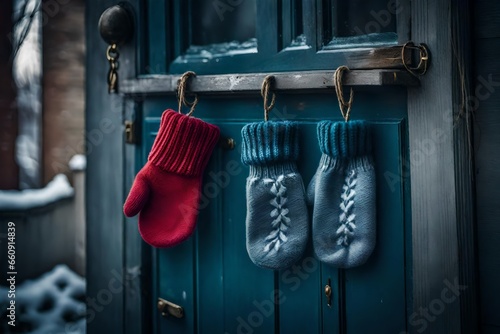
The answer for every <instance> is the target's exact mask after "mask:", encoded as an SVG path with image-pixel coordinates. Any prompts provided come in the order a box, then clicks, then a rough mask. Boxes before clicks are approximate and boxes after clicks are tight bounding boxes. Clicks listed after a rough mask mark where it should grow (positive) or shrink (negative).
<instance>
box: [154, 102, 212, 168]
mask: <svg viewBox="0 0 500 334" xmlns="http://www.w3.org/2000/svg"><path fill="white" fill-rule="evenodd" d="M219 135H220V130H219V128H218V127H217V126H215V125H212V124H209V123H206V122H204V121H202V120H200V119H198V118H194V117H189V116H186V115H183V114H181V113H178V112H175V111H173V110H171V109H168V110H165V111H164V112H163V115H162V116H161V123H160V129H159V130H158V135H157V136H156V139H155V141H154V143H153V147H152V149H151V152H150V153H149V157H148V160H149V161H150V162H151V163H152V164H153V165H155V166H156V167H158V168H161V169H162V170H164V171H167V172H171V173H176V174H181V175H186V176H198V175H201V174H202V172H203V170H204V169H205V167H206V165H207V163H208V160H209V159H210V155H211V154H212V151H213V149H214V147H215V145H216V144H217V141H218V140H219Z"/></svg>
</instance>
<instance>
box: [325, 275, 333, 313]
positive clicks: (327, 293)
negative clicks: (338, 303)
mask: <svg viewBox="0 0 500 334" xmlns="http://www.w3.org/2000/svg"><path fill="white" fill-rule="evenodd" d="M325 296H326V305H328V307H332V287H331V280H330V278H329V279H328V283H327V284H326V285H325Z"/></svg>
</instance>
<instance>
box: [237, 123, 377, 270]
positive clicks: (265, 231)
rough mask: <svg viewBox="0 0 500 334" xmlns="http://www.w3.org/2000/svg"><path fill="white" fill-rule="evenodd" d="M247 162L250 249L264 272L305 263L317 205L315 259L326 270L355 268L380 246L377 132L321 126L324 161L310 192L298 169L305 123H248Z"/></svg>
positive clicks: (360, 126) (245, 135) (244, 149)
mask: <svg viewBox="0 0 500 334" xmlns="http://www.w3.org/2000/svg"><path fill="white" fill-rule="evenodd" d="M241 133H242V137H243V140H242V153H241V156H242V161H243V163H244V164H246V165H248V166H250V174H249V176H248V178H247V184H246V198H247V217H246V246H247V251H248V255H249V257H250V259H251V260H252V261H253V262H254V263H255V264H256V265H258V266H260V267H264V268H269V269H275V270H278V269H285V268H288V267H290V266H291V265H292V264H294V263H295V262H297V261H298V260H300V258H301V257H302V256H303V254H304V251H305V249H306V246H307V241H308V239H309V218H308V211H307V204H306V203H307V202H309V204H311V205H313V208H314V209H313V221H312V241H313V247H314V252H315V254H316V256H317V257H318V259H319V260H320V261H322V262H324V263H327V264H330V265H332V266H335V267H338V268H351V267H355V266H359V265H361V264H363V263H365V262H366V260H367V259H368V257H369V256H370V254H371V253H372V251H373V249H374V247H375V236H376V231H375V228H376V225H375V223H376V221H375V220H376V217H375V210H376V208H375V171H374V168H373V158H372V146H371V138H370V128H369V126H368V124H367V123H366V122H364V121H349V122H333V121H322V122H320V123H318V126H317V134H318V142H319V148H320V150H321V152H322V156H321V159H320V162H319V166H318V169H317V171H316V174H315V175H314V177H313V179H312V181H311V183H310V184H309V187H308V190H307V198H306V191H305V189H304V183H303V181H302V177H301V175H300V174H299V172H298V170H297V164H296V161H297V159H298V157H299V142H298V135H299V129H298V123H297V122H289V121H279V122H273V121H269V122H257V123H251V124H247V125H245V126H244V127H243V129H242V131H241Z"/></svg>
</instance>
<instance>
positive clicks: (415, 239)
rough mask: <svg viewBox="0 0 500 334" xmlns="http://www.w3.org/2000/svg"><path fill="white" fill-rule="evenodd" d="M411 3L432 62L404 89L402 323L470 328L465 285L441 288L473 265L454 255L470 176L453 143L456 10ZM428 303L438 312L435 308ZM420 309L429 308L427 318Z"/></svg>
mask: <svg viewBox="0 0 500 334" xmlns="http://www.w3.org/2000/svg"><path fill="white" fill-rule="evenodd" d="M411 5H412V11H411V15H412V20H411V22H412V26H411V34H412V36H411V37H412V39H413V40H414V41H416V42H418V43H426V44H427V45H428V47H429V49H430V50H432V59H431V62H432V63H431V67H430V68H429V71H428V72H427V74H426V75H425V76H424V77H422V78H421V87H419V88H418V89H412V88H409V90H408V120H409V140H410V142H409V145H410V157H409V158H410V168H411V175H410V179H411V207H412V248H413V261H412V262H413V263H412V274H413V277H412V281H413V286H412V289H413V305H412V309H411V310H410V313H409V314H408V316H409V321H408V329H407V330H408V332H410V333H420V332H424V330H425V333H461V332H463V333H467V331H465V330H464V331H462V328H461V323H460V322H461V321H460V320H461V319H463V318H465V317H468V316H469V315H468V314H464V313H462V311H461V304H462V303H461V301H462V300H463V298H464V294H463V292H464V291H467V289H468V288H469V287H467V289H466V290H463V289H461V287H458V288H457V289H455V292H456V293H457V294H458V296H457V294H455V297H456V298H454V299H453V301H450V299H447V300H444V299H443V294H445V296H448V295H446V294H450V293H452V291H450V285H451V286H455V287H456V284H455V283H457V284H461V285H464V282H463V281H462V279H463V277H464V273H463V270H466V271H468V273H470V270H472V269H471V268H465V267H464V266H462V264H465V265H466V263H460V261H461V260H462V261H463V260H464V259H463V258H461V257H460V255H459V245H461V244H462V243H463V240H462V241H461V237H459V233H460V224H461V223H460V222H459V220H461V219H462V218H461V217H459V215H460V214H461V211H460V206H461V205H464V203H460V201H462V200H465V201H466V203H465V205H467V206H469V207H471V206H472V203H471V198H470V196H468V197H467V196H464V195H465V192H466V191H467V189H468V186H469V185H470V182H471V176H470V174H469V175H466V174H464V173H463V171H464V169H463V168H462V166H459V164H460V163H462V162H463V158H464V157H465V155H464V151H463V146H462V145H457V144H458V143H460V142H463V140H466V139H467V137H466V135H464V133H460V132H455V124H454V116H455V115H454V108H456V106H455V105H454V102H455V99H456V97H457V96H459V92H458V91H457V86H456V85H454V74H455V73H456V68H455V66H453V60H454V59H455V56H456V55H455V54H454V51H453V47H452V42H451V39H450V36H452V25H451V20H453V19H454V18H455V16H456V15H457V13H456V12H450V8H451V7H452V6H453V1H452V0H436V1H423V0H419V1H412V2H411ZM450 13H451V15H450ZM459 24H460V25H461V24H462V23H459ZM457 157H459V159H458V160H457ZM464 185H465V187H464ZM468 224H470V222H469V223H468ZM462 237H463V236H462ZM472 237H473V236H469V237H468V238H472ZM469 240H471V239H469ZM443 291H444V292H443ZM440 305H444V308H443V309H441V308H440ZM432 309H434V310H437V309H439V310H440V311H439V312H438V313H432ZM423 312H430V315H429V316H428V318H426V317H425V315H423Z"/></svg>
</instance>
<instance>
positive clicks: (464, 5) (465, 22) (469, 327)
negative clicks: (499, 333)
mask: <svg viewBox="0 0 500 334" xmlns="http://www.w3.org/2000/svg"><path fill="white" fill-rule="evenodd" d="M471 7H473V2H472V1H469V0H462V1H452V2H451V14H452V15H451V30H452V43H453V44H452V46H454V54H455V57H454V59H453V60H454V61H453V68H452V71H453V77H452V82H453V83H454V86H453V94H454V103H453V115H454V119H455V123H454V142H455V150H454V151H455V175H456V176H455V184H456V186H455V187H456V206H457V229H458V248H459V250H460V251H459V279H460V282H461V283H460V284H462V285H465V286H467V289H466V290H465V291H463V293H462V295H461V296H460V314H461V316H462V317H461V319H460V324H461V330H462V333H479V332H480V330H479V301H478V295H479V292H478V290H479V289H478V284H479V278H478V277H477V261H476V256H477V247H476V221H475V185H474V165H473V161H474V158H473V150H474V149H473V147H472V139H471V138H472V127H473V125H472V115H471V114H472V110H471V107H470V106H469V104H467V103H466V104H465V105H464V106H462V99H463V98H465V99H467V97H468V96H470V95H471V94H472V93H471V92H472V91H473V88H472V86H473V83H472V82H471V79H472V78H473V74H474V67H473V63H472V57H473V55H472V52H474V48H473V47H472V40H471V29H472V28H471V27H472V24H471V16H470V15H471V14H470V13H472V9H471ZM462 108H463V109H462Z"/></svg>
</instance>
